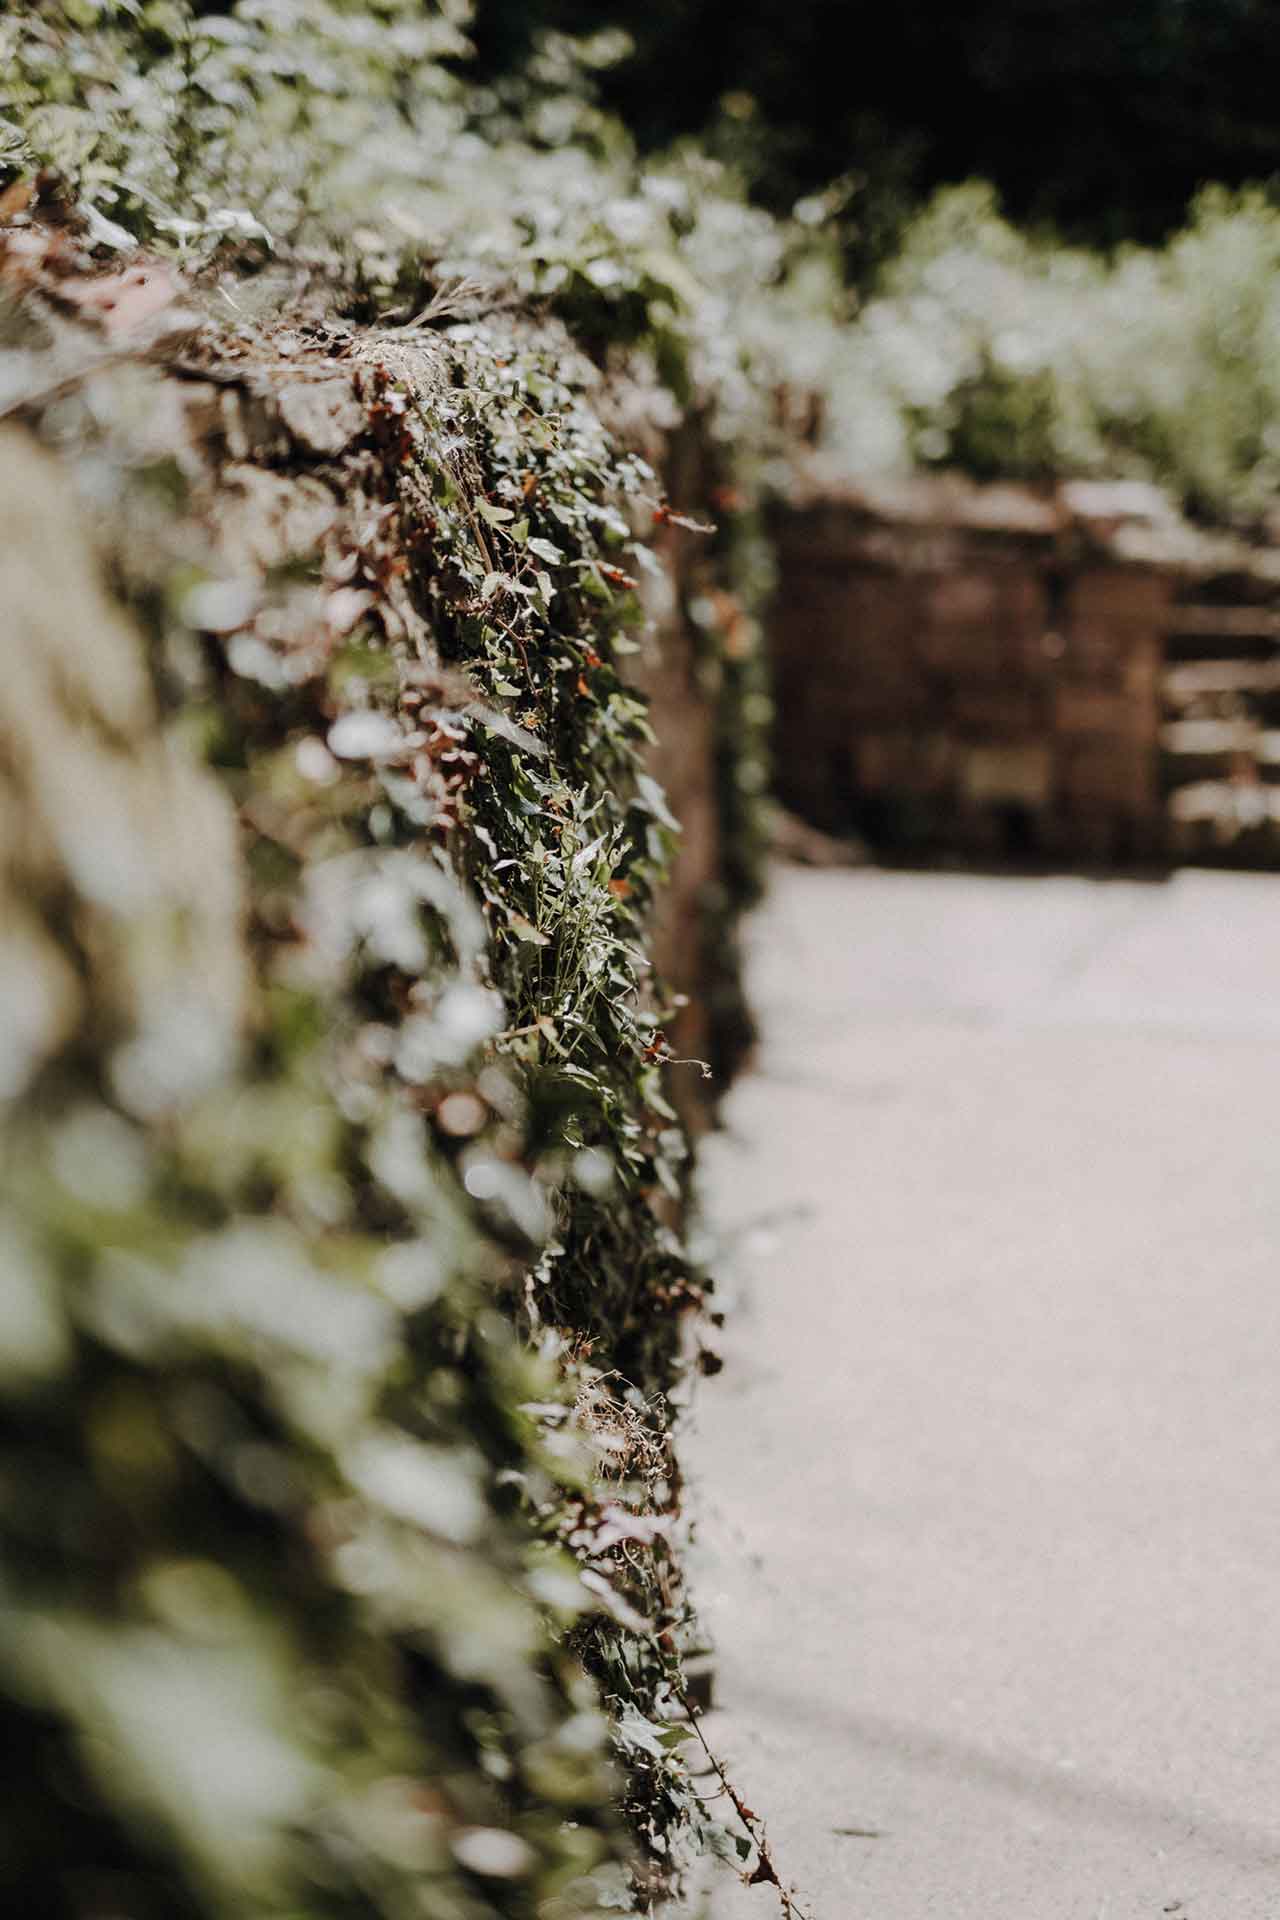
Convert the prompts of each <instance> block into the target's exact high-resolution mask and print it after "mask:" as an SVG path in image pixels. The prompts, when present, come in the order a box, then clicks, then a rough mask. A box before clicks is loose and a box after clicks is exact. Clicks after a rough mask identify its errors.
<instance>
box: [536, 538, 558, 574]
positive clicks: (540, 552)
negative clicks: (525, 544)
mask: <svg viewBox="0 0 1280 1920" xmlns="http://www.w3.org/2000/svg"><path fill="white" fill-rule="evenodd" d="M529 551H530V553H536V554H537V556H538V558H539V560H545V561H546V562H547V564H548V566H552V567H560V566H563V565H564V554H563V552H562V551H561V549H560V548H559V547H558V546H557V545H556V544H555V542H554V540H540V539H537V538H535V539H533V540H530V542H529Z"/></svg>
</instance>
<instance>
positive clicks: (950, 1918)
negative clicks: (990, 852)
mask: <svg viewBox="0 0 1280 1920" xmlns="http://www.w3.org/2000/svg"><path fill="white" fill-rule="evenodd" d="M754 986H755V993H756V998H757V1003H758V1005H759V1007H760V1009H761V1012H762V1016H763V1025H764V1038H763V1046H762V1050H761V1056H760V1060H759V1066H758V1070H757V1071H756V1072H755V1073H754V1074H753V1075H752V1076H751V1077H750V1078H748V1079H747V1080H745V1081H743V1082H742V1083H741V1085H740V1086H739V1088H738V1089H737V1090H736V1092H735V1093H734V1095H733V1096H732V1098H731V1100H730V1103H729V1110H728V1116H727V1117H728V1130H727V1132H726V1133H725V1134H723V1135H722V1136H721V1137H720V1138H719V1139H718V1140H717V1141H716V1142H713V1144H712V1148H711V1152H710V1156H709V1173H708V1179H707V1190H708V1195H709V1200H710V1207H711V1214H712V1220H713V1224H714V1225H715V1226H716V1227H717V1228H718V1230H719V1231H720V1233H721V1234H722V1235H723V1236H724V1237H725V1241H726V1254H725V1257H724V1261H723V1263H722V1264H724V1265H725V1266H726V1267H727V1270H728V1272H729V1275H730V1280H731V1285H732V1286H734V1287H735V1288H736V1289H737V1292H738V1295H739V1298H738V1300H737V1303H736V1308H735V1311H734V1312H733V1314H732V1321H731V1329H730V1332H729V1334H728V1336H727V1338H726V1347H725V1351H726V1357H727V1359H728V1362H729V1367H728V1370H727V1371H726V1372H725V1373H724V1374H722V1375H720V1376H719V1378H718V1379H716V1380H713V1381H711V1382H709V1383H707V1385H706V1386H705V1387H704V1388H703V1389H702V1392H701V1395H700V1401H699V1408H698V1412H697V1416H696V1430H695V1432H694V1434H693V1435H692V1437H691V1441H690V1443H689V1444H688V1446H687V1449H686V1451H687V1454H688V1456H689V1458H690V1460H691V1463H692V1466H693V1469H694V1471H695V1473H696V1475H697V1477H698V1479H699V1481H700V1495H701V1502H702V1512H703V1516H704V1517H703V1523H702V1532H703V1537H704V1546H703V1549H702V1567H701V1599H702V1603H703V1607H704V1610H705V1613H706V1615H707V1617H708V1619H709V1623H710V1625H711V1627H712V1630H713V1632H714V1635H715V1638H716V1641H717V1643H718V1648H719V1667H718V1684H719V1693H720V1698H721V1700H722V1701H723V1702H724V1710H722V1711H720V1712H718V1713H717V1714H716V1715H715V1716H714V1717H713V1721H712V1723H711V1724H712V1725H713V1726H714V1728H715V1731H716V1734H717V1735H718V1738H719V1740H720V1742H721V1744H722V1746H723V1747H724V1748H725V1749H726V1750H727V1751H728V1753H729V1755H730V1757H731V1759H732V1762H733V1766H734V1770H735V1772H736V1774H737V1776H738V1778H739V1780H740V1781H741V1783H742V1787H743V1791H744V1792H745V1793H746V1795H747V1797H748V1799H749V1800H750V1801H751V1803H752V1804H753V1805H754V1806H755V1807H757V1808H758V1809H760V1810H761V1811H764V1812H766V1813H767V1814H768V1815H769V1816H770V1828H771V1835H772V1839H773V1841H774V1843H775V1846H776V1850H777V1852H778V1854H779V1856H780V1859H781V1861H782V1863H783V1865H784V1869H785V1870H786V1872H787V1873H788V1874H789V1876H790V1877H792V1878H794V1879H795V1880H796V1881H798V1882H799V1883H800V1884H801V1887H802V1890H803V1891H804V1892H805V1893H806V1894H807V1896H808V1903H809V1906H810V1908H811V1910H812V1911H813V1912H814V1913H815V1915H816V1916H818V1920H926V1916H932V1915H941V1916H946V1920H968V1917H970V1916H972V1920H1147V1916H1161V1915H1167V1914H1176V1915H1177V1916H1178V1920H1280V1141H1278V1140H1277V1137H1276V1135H1277V1128H1276V1118H1277V1114H1278V1113H1280V880H1271V879H1267V878H1263V877H1254V876H1240V877H1237V876H1231V875H1211V874H1203V873H1186V874H1183V875H1181V876H1179V877H1178V878H1176V879H1175V880H1173V881H1172V882H1170V883H1169V884H1167V885H1142V884H1131V883H1125V882H1110V883H1097V882H1090V881H1085V880H1078V879H1065V878H1054V879H1043V880H1042V879H1003V878H1002V879H990V878H974V877H969V876H952V875H928V876H917V875H894V874H882V873H852V874H850V873H827V872H821V873H814V872H806V871H802V870H796V869H784V870H781V871H779V873H778V874H777V876H776V881H775V885H774V889H773V893H772V898H771V901H770V903H769V905H768V907H767V909H766V910H765V912H764V913H763V914H762V916H761V917H760V919H759V921H758V922H757V926H756V934H755V956H754ZM714 1912H715V1914H716V1916H717V1920H738V1916H740V1915H749V1916H753V1920H755V1917H758V1920H772V1916H773V1914H774V1913H775V1912H776V1904H773V1896H772V1894H771V1892H770V1890H769V1889H768V1888H765V1887H759V1888H754V1889H751V1890H749V1891H748V1890H743V1889H739V1888H737V1887H736V1885H734V1884H732V1883H730V1884H729V1886H728V1887H727V1888H725V1889H722V1891H721V1893H720V1894H719V1895H718V1896H717V1901H716V1904H715V1907H714Z"/></svg>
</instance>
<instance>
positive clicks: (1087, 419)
mask: <svg viewBox="0 0 1280 1920" xmlns="http://www.w3.org/2000/svg"><path fill="white" fill-rule="evenodd" d="M1278 269H1280V210H1277V209H1276V208H1275V207H1274V206H1273V205H1272V204H1271V202H1270V200H1269V199H1268V197H1267V196H1266V195H1265V194H1264V193H1263V192H1262V191H1260V190H1251V191H1245V192H1241V193H1228V192H1226V191H1225V190H1223V189H1220V188H1210V189H1206V191H1205V192H1204V193H1202V194H1201V196H1200V198H1199V199H1198V200H1197V202H1196V203H1195V206H1194V208H1193V210H1192V216H1191V219H1190V221H1189V223H1188V225H1187V226H1186V228H1185V229H1184V230H1183V231H1182V232H1181V233H1179V234H1177V235H1176V236H1175V237H1174V238H1173V239H1172V240H1171V241H1170V242H1169V243H1168V245H1167V246H1165V247H1164V248H1162V249H1160V250H1151V249H1143V248H1136V247H1127V248H1121V249H1120V250H1119V251H1117V252H1116V253H1115V254H1114V255H1113V256H1112V257H1110V258H1107V257H1104V256H1101V255H1096V254H1089V253H1085V252H1082V251H1077V250H1073V249H1067V248H1063V247H1061V246H1059V245H1056V244H1054V243H1053V242H1052V241H1050V240H1041V239H1038V238H1036V237H1035V236H1033V235H1030V234H1027V233H1024V232H1020V231H1018V230H1016V229H1015V228H1013V227H1012V226H1010V225H1009V224H1008V223H1007V222H1006V221H1005V220H1003V219H1002V218H1001V216H1000V213H999V209H998V207H997V205H996V201H995V198H994V195H993V193H992V192H991V190H990V189H989V188H987V187H984V186H981V185H970V186H967V187H962V188H956V189H952V190H948V191H947V192H944V193H941V194H939V195H938V197H937V198H936V200H935V201H934V202H933V203H932V205H931V206H930V207H929V208H928V209H927V210H926V211H925V212H924V213H923V214H922V215H921V216H920V217H919V219H918V220H917V221H916V222H915V224H914V225H913V227H912V228H911V229H910V230H909V232H908V234H907V237H906V240H905V243H904V246H903V248H902V251H901V253H900V255H899V256H898V258H897V259H896V260H895V261H894V263H893V264H892V266H891V267H890V268H888V269H887V270H886V272H885V274H884V276H883V279H882V283H881V286H880V289H879V292H878V294H877V296H876V297H875V298H874V299H872V300H871V301H870V302H869V303H868V304H867V306H866V307H865V309H864V310H863V312H862V313H861V315H860V316H859V318H858V320H857V322H856V324H855V325H854V326H852V327H851V328H849V329H848V330H847V331H846V332H845V333H844V334H843V335H841V336H839V337H837V336H835V335H829V336H828V337H827V345H826V358H825V360H824V361H823V362H822V364H821V371H820V373H819V375H818V378H819V382H820V383H821V384H824V385H825V386H826V388H827V390H828V393H829V410H828V423H829V424H828V439H829V444H830V446H831V447H832V449H833V450H834V451H835V452H836V453H837V454H838V456H839V457H840V458H841V460H843V461H845V462H847V463H848V464H850V465H854V466H862V467H868V466H879V467H892V466H898V467H904V466H909V465H911V464H922V465H925V466H957V467H961V468H964V469H966V470H968V471H970V472H972V473H974V474H976V475H978V476H979V477H982V478H989V477H993V476H996V475H1002V474H1003V475H1012V476H1019V477H1035V476H1037V475H1048V474H1057V475H1072V474H1107V475H1135V476H1141V477H1143V478H1148V479H1152V480H1155V481H1158V482H1159V483H1160V484H1162V485H1163V486H1165V487H1167V488H1168V489H1169V491H1170V492H1171V493H1172V494H1173V496H1174V497H1175V499H1177V500H1178V501H1179V502H1180V503H1181V504H1182V505H1183V506H1185V507H1186V508H1187V509H1188V510H1189V511H1191V512H1192V513H1193V514H1196V515H1200V516H1203V517H1205V518H1208V519H1214V520H1219V521H1240V522H1249V521H1251V520H1254V519H1256V518H1258V517H1259V516H1261V515H1262V514H1264V513H1265V512H1266V511H1267V510H1268V509H1269V508H1270V506H1271V505H1272V503H1273V501H1274V498H1275V494H1276V490H1277V487H1278V486H1280V273H1278V271H1277V270H1278Z"/></svg>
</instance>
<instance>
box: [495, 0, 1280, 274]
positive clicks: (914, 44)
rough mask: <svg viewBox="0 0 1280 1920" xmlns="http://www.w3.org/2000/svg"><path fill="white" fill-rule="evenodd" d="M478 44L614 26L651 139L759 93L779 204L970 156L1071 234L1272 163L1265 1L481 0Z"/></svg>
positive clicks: (1130, 217)
mask: <svg viewBox="0 0 1280 1920" xmlns="http://www.w3.org/2000/svg"><path fill="white" fill-rule="evenodd" d="M479 14H480V18H479V21H478V23H477V40H478V44H479V48H480V58H481V61H482V64H483V65H484V67H485V68H486V69H487V70H488V71H490V72H500V71H502V70H503V69H504V68H507V67H509V66H510V65H511V64H512V63H514V62H515V61H517V60H518V59H519V58H520V56H521V53H522V52H523V51H524V50H525V49H526V48H527V47H528V45H529V43H530V41H531V39H532V37H533V36H534V34H535V33H536V32H537V31H538V29H539V28H541V27H545V26H552V27H558V28H563V29H569V30H572V31H578V32H581V31H586V30H588V29H595V28H598V27H600V26H601V25H603V24H606V23H609V24H613V23H616V24H619V25H622V26H624V27H626V28H627V29H628V31H629V32H630V33H631V34H632V35H633V37H634V39H635V41H636V48H637V51H636V55H635V57H634V58H633V59H632V60H630V61H629V62H627V63H626V64H625V65H624V66H622V67H620V68H618V69H617V70H616V71H614V72H613V73H611V74H609V75H607V76H606V79H605V93H606V97H607V99H608V100H609V102H610V104H612V105H614V106H615V107H617V108H618V109H619V110H620V111H621V112H622V114H623V115H624V117H625V118H626V119H627V120H628V122H629V123H630V125H631V126H632V127H633V129H634V130H635V133H636V135H637V137H638V138H639V139H640V141H641V142H642V144H644V145H646V146H651V145H659V144H662V143H664V142H666V141H668V140H670V139H672V138H673V137H676V136H678V135H680V134H683V133H689V132H695V131H699V130H701V129H703V128H705V126H706V125H707V123H708V122H709V121H710V120H711V119H712V118H713V117H714V115H715V113H716V110H717V103H718V102H719V101H720V100H721V99H722V98H723V97H724V96H725V95H726V94H734V93H743V94H749V95H751V96H752V98H753V99H754V101H755V102H756V106H757V110H758V116H759V121H760V122H761V123H762V124H763V127H764V128H765V130H766V133H765V137H764V139H763V140H762V141H761V140H758V141H757V142H756V143H755V146H756V151H758V152H759V153H760V156H761V170H760V175H759V179H758V182H757V190H758V191H759V192H760V193H761V195H762V197H763V198H765V199H766V200H769V201H772V202H774V203H781V202H785V201H787V200H788V199H789V198H792V197H794V196H795V195H797V194H798V193H803V192H805V191H808V190H811V189H812V188H814V187H817V186H819V185H821V184H824V183H825V182H826V181H828V180H830V179H832V178H833V177H835V176H837V175H840V174H843V173H846V172H848V171H850V170H855V171H858V172H861V173H865V174H867V175H868V176H869V177H870V179H871V181H872V183H873V185H874V184H875V182H876V180H877V176H878V175H879V176H881V177H885V176H892V177H893V178H895V179H897V180H904V179H905V180H906V181H907V183H908V184H909V185H910V187H911V189H912V190H914V191H917V192H924V191H927V190H928V189H929V188H930V187H933V186H935V185H939V184H942V183H944V182H948V181H954V180H959V179H964V178H968V177H972V176H974V175H979V176H982V177H985V178H988V179H990V180H992V181H994V182H995V184H996V186H997V187H998V188H999V190H1000V192H1001V195H1002V198H1003V200H1004V202H1005V204H1006V206H1007V207H1008V208H1009V209H1010V211H1011V212H1012V213H1013V214H1014V215H1015V216H1017V217H1019V218H1023V219H1032V220H1047V221H1053V222H1055V223H1056V224H1057V225H1058V226H1060V227H1061V228H1062V229H1063V231H1064V232H1065V233H1067V234H1069V235H1070V236H1072V237H1076V238H1081V239H1089V240H1095V241H1101V242H1104V243H1105V242H1109V241H1113V240H1117V239H1121V238H1135V239H1157V238H1159V237H1161V236H1162V235H1163V234H1164V233H1165V232H1166V231H1168V229H1169V228H1170V227H1172V226H1174V225H1176V224H1177V222H1178V221H1179V220H1180V218H1181V216H1182V214H1183V211H1184V209H1185V207H1186V203H1187V201H1188V199H1189V198H1190V196H1191V195H1192V194H1193V193H1194V192H1195V190H1196V189H1197V187H1198V186H1200V185H1201V184H1202V183H1203V182H1205V181H1207V180H1221V181H1225V182H1227V183H1229V184H1239V183H1241V182H1243V181H1245V180H1258V179H1267V178H1268V177H1270V176H1271V175H1272V174H1273V173H1274V172H1275V171H1276V170H1277V167H1278V165H1280V139H1278V134H1277V117H1276V105H1275V102H1276V97H1277V93H1278V91H1280V87H1278V84H1277V83H1278V82H1280V57H1278V56H1277V52H1276V36H1275V33H1274V26H1275V18H1276V16H1275V11H1274V8H1273V6H1272V5H1270V4H1269V0H1127V4H1125V5H1124V6H1117V5H1116V4H1115V0H974V3H973V4H970V5H966V6H962V7H960V6H956V5H955V4H954V0H914V3H912V0H908V3H907V4H900V5H897V6H887V7H881V8H877V9H876V10H875V11H874V12H872V11H871V10H870V9H862V8H859V7H858V6H856V5H854V4H851V0H790V4H788V5H786V6H779V5H777V0H609V4H607V5H605V6H601V5H600V4H599V0H481V5H480V8H479Z"/></svg>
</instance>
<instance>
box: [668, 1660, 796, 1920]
mask: <svg viewBox="0 0 1280 1920" xmlns="http://www.w3.org/2000/svg"><path fill="white" fill-rule="evenodd" d="M671 1688H672V1691H673V1693H674V1694H675V1696H676V1699H677V1700H678V1701H679V1702H680V1704H681V1706H682V1707H683V1708H684V1710H685V1712H686V1713H687V1714H688V1716H689V1725H690V1726H691V1727H692V1728H693V1731H694V1733H695V1734H696V1735H697V1737H698V1744H699V1746H700V1747H701V1748H702V1751H703V1752H704V1753H705V1754H706V1756H707V1759H708V1761H709V1762H710V1764H711V1768H712V1771H713V1772H714V1773H715V1776H716V1778H717V1780H719V1782H720V1787H721V1791H722V1792H723V1793H724V1794H726V1795H727V1796H728V1798H729V1799H730V1800H731V1801H732V1802H733V1810H734V1812H735V1813H736V1814H737V1816H738V1818H739V1820H741V1822H742V1824H743V1826H744V1827H745V1829H746V1831H747V1834H748V1836H749V1837H750V1839H751V1842H752V1844H753V1845H754V1847H755V1850H756V1854H757V1860H756V1866H755V1871H754V1872H753V1873H744V1874H743V1876H742V1878H743V1883H744V1884H745V1885H746V1886H748V1887H758V1886H766V1885H767V1886H771V1887H776V1888H777V1890H778V1901H779V1904H780V1906H781V1909H782V1916H783V1920H810V1915H808V1914H807V1913H806V1912H805V1910H804V1908H803V1907H802V1906H801V1905H800V1903H799V1901H798V1900H797V1899H796V1897H795V1892H794V1889H793V1888H790V1887H787V1886H785V1885H784V1884H783V1881H782V1879H781V1877H780V1876H779V1873H778V1869H777V1866H776V1864H775V1862H774V1858H773V1854H772V1853H771V1851H770V1849H769V1842H768V1838H767V1836H766V1834H765V1830H764V1823H763V1821H762V1820H761V1818H760V1816H759V1814H758V1813H753V1812H752V1810H751V1808H750V1807H749V1806H748V1805H747V1804H746V1802H745V1800H744V1799H743V1798H742V1795H741V1794H740V1793H739V1792H738V1790H737V1788H736V1787H735V1786H734V1784H733V1782H732V1780H730V1778H729V1776H728V1774H727V1773H726V1772H725V1768H724V1762H723V1761H722V1760H721V1759H720V1756H719V1755H718V1754H717V1753H716V1752H715V1751H714V1750H713V1749H712V1747H711V1746H710V1745H709V1744H708V1741H707V1737H706V1735H705V1734H704V1733H703V1731H702V1728H701V1726H700V1725H699V1722H698V1709H697V1706H696V1704H695V1703H694V1702H693V1701H692V1700H691V1699H690V1698H689V1695H688V1692H687V1691H686V1689H685V1685H684V1682H683V1681H682V1680H680V1679H676V1680H673V1681H672V1682H671ZM699 1798H701V1796H699Z"/></svg>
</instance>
